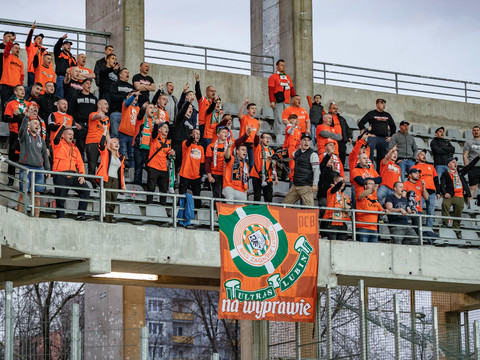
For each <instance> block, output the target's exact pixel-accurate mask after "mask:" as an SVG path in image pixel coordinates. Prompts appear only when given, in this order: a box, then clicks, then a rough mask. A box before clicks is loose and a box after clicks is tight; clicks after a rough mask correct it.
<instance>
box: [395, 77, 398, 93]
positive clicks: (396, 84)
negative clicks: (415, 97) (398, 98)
mask: <svg viewBox="0 0 480 360" xmlns="http://www.w3.org/2000/svg"><path fill="white" fill-rule="evenodd" d="M395 93H396V94H398V74H397V73H395Z"/></svg>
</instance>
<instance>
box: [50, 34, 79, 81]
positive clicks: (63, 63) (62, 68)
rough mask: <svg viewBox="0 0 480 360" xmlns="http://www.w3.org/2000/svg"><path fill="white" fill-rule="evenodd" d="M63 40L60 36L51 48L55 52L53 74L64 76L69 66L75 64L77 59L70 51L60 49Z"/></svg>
mask: <svg viewBox="0 0 480 360" xmlns="http://www.w3.org/2000/svg"><path fill="white" fill-rule="evenodd" d="M63 41H64V40H63V39H62V38H60V39H58V41H57V43H56V44H55V47H54V48H53V53H54V54H55V74H57V75H59V76H65V73H66V72H67V69H68V68H69V67H72V66H76V65H77V61H76V60H75V58H74V57H73V55H72V54H71V53H70V51H65V50H62V45H63Z"/></svg>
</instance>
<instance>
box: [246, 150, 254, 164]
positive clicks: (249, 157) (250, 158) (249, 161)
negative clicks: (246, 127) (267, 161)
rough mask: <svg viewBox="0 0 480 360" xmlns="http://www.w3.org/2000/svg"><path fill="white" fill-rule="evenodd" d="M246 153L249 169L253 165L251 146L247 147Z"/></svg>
mask: <svg viewBox="0 0 480 360" xmlns="http://www.w3.org/2000/svg"><path fill="white" fill-rule="evenodd" d="M247 155H248V165H249V166H250V169H251V168H253V167H254V165H255V159H254V158H253V147H252V148H249V149H247Z"/></svg>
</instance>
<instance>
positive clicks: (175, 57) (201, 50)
mask: <svg viewBox="0 0 480 360" xmlns="http://www.w3.org/2000/svg"><path fill="white" fill-rule="evenodd" d="M145 59H148V60H150V61H152V62H155V63H159V64H164V65H177V66H188V67H193V68H198V69H203V70H217V71H228V72H232V70H234V71H233V72H241V73H244V74H248V75H251V74H254V73H256V74H260V75H263V74H273V73H274V71H275V63H274V58H273V56H268V55H264V54H252V53H247V52H242V51H235V50H226V49H218V48H212V47H206V46H198V45H187V44H179V43H172V42H167V41H158V40H147V39H146V40H145Z"/></svg>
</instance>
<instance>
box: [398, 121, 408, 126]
mask: <svg viewBox="0 0 480 360" xmlns="http://www.w3.org/2000/svg"><path fill="white" fill-rule="evenodd" d="M402 125H410V123H409V122H408V121H405V120H402V121H401V122H400V126H402Z"/></svg>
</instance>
